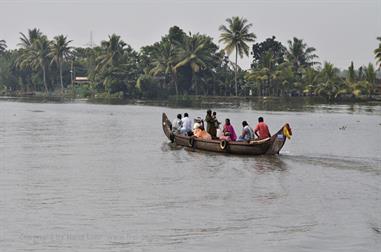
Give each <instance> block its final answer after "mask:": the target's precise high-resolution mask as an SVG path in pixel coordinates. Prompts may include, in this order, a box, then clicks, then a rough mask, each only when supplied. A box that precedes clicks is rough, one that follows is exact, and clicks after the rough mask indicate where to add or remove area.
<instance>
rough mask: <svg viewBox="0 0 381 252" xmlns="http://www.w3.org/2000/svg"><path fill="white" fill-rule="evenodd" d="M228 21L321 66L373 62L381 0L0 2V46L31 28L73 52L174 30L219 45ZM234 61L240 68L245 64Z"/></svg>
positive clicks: (141, 41) (143, 40)
mask: <svg viewBox="0 0 381 252" xmlns="http://www.w3.org/2000/svg"><path fill="white" fill-rule="evenodd" d="M232 16H241V17H245V18H247V19H248V21H249V22H250V23H252V24H253V29H252V32H254V33H255V34H256V36H257V42H261V41H263V40H264V39H266V38H267V37H270V36H272V35H275V36H276V37H277V39H278V40H279V41H281V42H282V43H283V44H285V45H286V42H287V40H289V39H292V37H297V38H301V39H303V40H304V41H305V42H306V43H307V45H308V46H312V47H315V48H316V49H317V54H318V55H319V56H320V58H319V60H320V61H321V62H323V61H329V62H331V63H334V64H335V65H336V66H338V67H340V68H347V66H348V65H349V64H350V61H351V60H353V61H354V63H355V67H359V66H360V65H364V64H368V63H369V62H372V63H375V61H374V54H373V50H374V49H375V48H376V47H377V46H378V42H377V40H376V37H378V36H381V0H332V1H328V0H304V1H302V0H283V1H282V0H267V1H264V0H262V1H261V0H236V1H234V0H230V1H228V0H219V1H217V0H203V1H202V0H193V1H191V0H156V1H154V0H141V1H137V0H124V1H122V0H108V1H101V0H93V1H91V0H66V1H65V0H50V1H47V0H0V39H4V40H6V42H7V45H8V47H9V48H15V47H17V43H18V42H19V37H20V36H19V32H23V33H26V32H27V30H28V29H31V28H34V27H37V28H39V29H40V30H41V31H42V32H43V33H45V34H47V35H48V37H49V38H50V39H52V38H53V37H54V36H55V35H58V34H64V35H67V36H68V37H69V39H71V40H73V45H74V46H86V45H87V44H88V43H89V42H90V32H91V31H92V33H93V41H94V43H95V44H99V43H100V41H101V40H104V39H106V38H107V36H108V35H109V34H112V33H116V34H118V35H121V37H122V39H123V40H124V41H125V42H127V43H128V44H130V45H131V46H132V47H133V48H134V49H136V50H139V49H140V47H141V46H144V45H149V44H152V43H154V42H156V41H159V40H160V38H161V36H163V35H164V34H166V33H167V32H168V29H169V27H171V26H173V25H177V26H179V27H180V28H182V29H183V30H184V31H185V32H189V31H190V32H192V33H196V32H199V33H202V34H207V35H209V36H212V37H213V38H214V42H215V43H217V44H218V38H219V31H218V27H219V26H220V25H221V24H225V19H226V18H228V17H232ZM220 46H222V45H220ZM239 62H240V63H241V66H242V67H244V68H247V67H248V66H249V62H250V60H249V58H246V59H242V60H240V61H239Z"/></svg>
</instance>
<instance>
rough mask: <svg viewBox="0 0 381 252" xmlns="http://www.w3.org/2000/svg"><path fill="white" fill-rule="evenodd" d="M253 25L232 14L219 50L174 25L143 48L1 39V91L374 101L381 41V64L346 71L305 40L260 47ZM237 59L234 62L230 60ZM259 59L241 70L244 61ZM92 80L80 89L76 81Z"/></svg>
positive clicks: (36, 33)
mask: <svg viewBox="0 0 381 252" xmlns="http://www.w3.org/2000/svg"><path fill="white" fill-rule="evenodd" d="M251 29H252V24H250V23H248V21H247V20H246V19H245V18H241V17H232V18H228V19H226V24H225V25H221V26H220V27H219V30H220V32H221V34H220V39H219V42H222V44H223V45H224V48H219V47H218V46H217V45H216V44H215V43H214V42H213V39H212V38H211V37H209V36H207V35H204V34H199V33H194V34H192V33H185V32H184V31H183V30H182V29H181V28H179V27H177V26H173V27H171V28H170V29H169V32H168V34H166V35H164V36H163V37H162V38H161V40H160V41H158V42H156V43H154V44H153V45H147V46H143V47H142V48H141V49H140V50H139V51H135V50H134V49H133V48H132V47H131V46H130V45H128V44H127V43H125V42H124V41H123V40H122V39H121V37H120V36H118V35H116V34H112V35H110V36H108V38H107V39H106V40H103V41H102V42H101V44H100V45H99V46H95V47H73V46H71V43H72V40H69V39H68V38H67V36H64V35H58V36H55V37H54V38H53V39H52V40H50V39H49V38H48V37H47V36H46V35H45V34H43V33H42V32H41V31H40V30H39V29H37V28H34V29H30V30H28V32H27V33H26V34H24V33H20V42H19V44H18V48H17V49H14V50H7V45H6V42H5V41H4V40H0V91H1V92H2V93H14V94H17V93H19V94H36V93H37V94H38V93H42V94H46V95H49V94H57V95H80V96H84V97H88V96H92V97H109V96H123V97H131V98H149V99H151V98H164V97H167V96H170V95H203V96H210V95H213V96H248V95H254V96H302V95H308V96H324V97H326V98H327V99H330V100H334V99H338V98H340V97H343V96H360V95H366V96H371V95H372V94H373V93H374V87H375V84H376V79H377V78H376V68H378V67H381V37H378V38H377V40H378V41H379V45H378V48H376V49H375V50H374V54H375V58H376V60H377V64H378V66H376V67H375V66H373V64H371V63H369V65H368V66H360V67H359V68H357V69H355V66H354V64H353V62H351V63H350V65H349V67H348V69H347V70H344V71H341V70H339V69H338V68H336V67H335V66H334V65H333V64H331V63H329V62H324V63H323V64H321V63H320V62H319V61H318V56H317V54H316V49H315V48H314V47H310V46H308V45H307V44H306V43H305V42H304V41H303V39H299V38H295V37H294V38H292V39H291V40H289V41H288V42H287V45H283V44H282V43H281V42H279V41H277V40H276V37H275V36H273V37H271V38H267V39H265V40H264V41H262V42H256V43H255V40H256V35H255V34H254V33H253V32H251V31H250V30H251ZM230 56H233V60H231V59H230ZM243 57H251V62H252V63H251V67H250V68H249V69H241V68H240V66H239V64H238V59H239V58H243ZM77 76H81V77H87V80H88V81H87V82H86V83H85V84H76V81H75V77H77Z"/></svg>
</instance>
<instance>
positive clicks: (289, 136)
mask: <svg viewBox="0 0 381 252" xmlns="http://www.w3.org/2000/svg"><path fill="white" fill-rule="evenodd" d="M283 135H284V136H285V137H287V138H288V139H291V135H290V132H289V131H288V129H287V127H283Z"/></svg>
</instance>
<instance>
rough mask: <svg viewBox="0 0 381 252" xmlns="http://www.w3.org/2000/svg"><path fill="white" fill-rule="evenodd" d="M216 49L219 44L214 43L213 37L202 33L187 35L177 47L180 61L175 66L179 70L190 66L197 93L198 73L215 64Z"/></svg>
mask: <svg viewBox="0 0 381 252" xmlns="http://www.w3.org/2000/svg"><path fill="white" fill-rule="evenodd" d="M216 50H217V46H216V45H215V44H213V42H212V38H210V37H207V36H204V35H200V34H194V35H193V36H190V37H186V38H185V41H184V43H183V44H182V45H181V46H180V47H179V48H178V49H177V53H176V54H177V58H178V59H177V60H178V63H177V64H176V65H175V67H174V68H175V70H177V69H179V68H181V67H184V66H189V67H190V69H191V70H192V82H193V84H194V86H195V91H196V95H198V85H197V76H196V73H198V72H199V71H200V70H203V69H206V68H207V67H208V66H212V65H213V62H214V61H215V60H216V55H215V51H216Z"/></svg>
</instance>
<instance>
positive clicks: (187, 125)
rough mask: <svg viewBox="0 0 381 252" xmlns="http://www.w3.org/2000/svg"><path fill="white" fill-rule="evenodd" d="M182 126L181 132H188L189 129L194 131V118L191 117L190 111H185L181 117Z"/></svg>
mask: <svg viewBox="0 0 381 252" xmlns="http://www.w3.org/2000/svg"><path fill="white" fill-rule="evenodd" d="M181 123H182V127H181V129H180V133H181V134H184V135H186V134H188V132H189V131H192V120H191V119H189V117H188V113H184V117H183V119H181Z"/></svg>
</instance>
